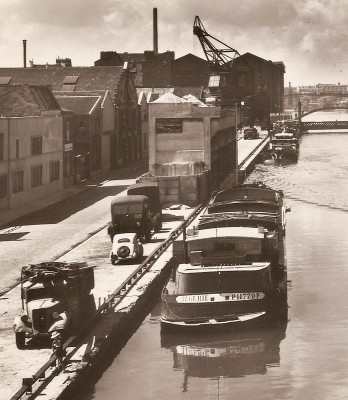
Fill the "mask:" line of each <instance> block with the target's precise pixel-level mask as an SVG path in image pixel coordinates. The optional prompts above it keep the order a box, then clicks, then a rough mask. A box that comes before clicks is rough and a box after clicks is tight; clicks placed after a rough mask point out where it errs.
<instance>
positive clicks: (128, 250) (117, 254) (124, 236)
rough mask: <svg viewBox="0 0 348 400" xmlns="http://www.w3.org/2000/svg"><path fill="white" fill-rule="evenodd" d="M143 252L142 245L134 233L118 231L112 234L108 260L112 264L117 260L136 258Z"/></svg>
mask: <svg viewBox="0 0 348 400" xmlns="http://www.w3.org/2000/svg"><path fill="white" fill-rule="evenodd" d="M143 254H144V248H143V245H142V244H141V243H140V241H139V238H138V235H137V234H136V233H132V232H131V233H119V234H117V235H115V236H114V239H113V241H112V249H111V252H110V260H111V263H112V264H113V265H115V264H116V261H119V260H129V259H137V258H140V257H142V256H143Z"/></svg>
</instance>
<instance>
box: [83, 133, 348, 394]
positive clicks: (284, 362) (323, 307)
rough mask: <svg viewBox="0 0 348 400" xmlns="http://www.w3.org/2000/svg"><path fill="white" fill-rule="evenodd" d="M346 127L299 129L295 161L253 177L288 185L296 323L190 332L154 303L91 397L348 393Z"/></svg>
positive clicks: (263, 167)
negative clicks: (163, 329)
mask: <svg viewBox="0 0 348 400" xmlns="http://www.w3.org/2000/svg"><path fill="white" fill-rule="evenodd" d="M347 152H348V133H325V134H324V133H320V134H308V135H305V136H303V137H302V139H301V145H300V158H299V161H298V163H297V164H288V165H274V164H272V162H271V161H269V162H265V163H263V164H260V165H258V166H257V167H256V169H255V171H254V172H253V173H252V175H251V176H250V177H249V179H248V181H263V182H265V183H266V184H268V185H270V186H271V187H273V188H276V189H282V190H283V191H284V193H285V198H286V204H287V205H290V206H291V208H292V212H291V213H289V214H287V217H288V218H287V219H288V221H287V236H286V242H287V255H288V279H289V285H288V291H289V292H288V293H289V296H288V300H289V321H288V322H287V323H285V324H283V325H279V326H275V327H272V328H270V329H268V330H266V329H263V330H253V331H241V332H234V333H232V332H231V333H229V334H224V335H222V334H219V335H217V334H216V335H214V334H213V335H209V336H208V335H199V336H198V335H197V336H193V337H189V338H185V337H179V336H162V337H161V334H160V324H159V308H158V306H156V307H155V308H154V310H153V311H152V313H151V315H149V316H148V317H147V318H146V320H145V321H144V322H143V324H142V326H141V327H140V329H139V330H138V331H137V332H136V333H135V334H134V335H133V337H132V338H131V339H130V340H129V342H128V343H127V345H126V347H125V348H124V349H123V350H122V351H121V352H120V354H119V355H118V356H117V358H115V360H114V361H113V363H112V365H111V366H110V367H109V368H108V369H107V371H106V372H105V373H104V374H103V376H102V377H101V379H100V380H99V381H98V383H97V384H96V385H95V387H93V388H92V389H91V391H90V393H89V394H87V395H85V396H84V399H85V400H86V399H94V400H114V399H130V400H138V399H139V400H140V399H141V400H145V399H161V400H162V399H163V400H172V399H173V400H174V399H176V400H177V399H192V400H198V399H207V400H208V399H238V400H253V399H255V400H263V399H265V400H266V399H267V400H268V399H277V400H278V399H301V400H302V399H305V400H307V399H309V400H312V399H315V400H321V399H325V400H326V399H336V400H337V399H347V398H348V229H347V226H348V179H347V175H348V157H347Z"/></svg>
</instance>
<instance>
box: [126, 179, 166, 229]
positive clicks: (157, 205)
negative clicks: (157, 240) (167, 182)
mask: <svg viewBox="0 0 348 400" xmlns="http://www.w3.org/2000/svg"><path fill="white" fill-rule="evenodd" d="M127 194H128V195H143V196H146V197H147V198H148V199H149V209H150V218H151V221H152V226H153V229H154V231H155V232H159V231H160V230H161V229H162V205H161V200H160V192H159V188H158V186H157V185H156V184H155V183H154V182H138V183H136V184H134V185H131V186H130V187H129V188H128V190H127Z"/></svg>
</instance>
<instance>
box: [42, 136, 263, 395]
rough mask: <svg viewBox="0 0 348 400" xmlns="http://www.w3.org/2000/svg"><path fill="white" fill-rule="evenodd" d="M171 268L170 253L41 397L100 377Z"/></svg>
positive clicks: (251, 162) (256, 150)
mask: <svg viewBox="0 0 348 400" xmlns="http://www.w3.org/2000/svg"><path fill="white" fill-rule="evenodd" d="M268 141H269V137H268V136H266V137H265V138H264V139H263V140H262V141H261V142H258V143H255V144H256V147H253V149H252V150H251V151H250V152H248V155H247V156H246V157H244V160H242V161H241V162H240V163H239V176H240V182H241V181H242V180H244V179H245V177H246V176H247V175H248V174H249V173H250V172H251V171H252V169H253V168H254V166H255V164H256V163H257V162H258V160H259V157H260V155H261V154H262V151H263V150H264V149H265V148H266V146H267V144H268ZM172 267H173V258H172V253H171V251H168V250H167V251H166V252H164V254H162V255H161V257H159V259H158V260H156V262H155V263H154V265H153V266H152V269H151V270H150V271H149V272H148V273H147V274H146V275H145V276H144V277H143V278H142V279H141V280H140V281H139V282H138V285H137V286H136V287H135V288H133V289H132V290H131V291H130V293H129V294H128V295H127V296H126V297H125V299H124V300H122V302H121V303H120V304H119V305H118V306H117V307H116V308H115V309H114V310H108V311H107V312H106V313H105V314H102V315H101V316H100V317H99V318H98V320H97V324H96V325H95V326H94V327H93V328H92V329H91V330H90V331H89V332H88V333H87V334H86V335H85V338H84V343H86V344H85V346H84V348H83V349H81V348H80V349H79V348H73V349H72V350H71V349H70V351H69V348H68V349H67V350H68V352H67V353H68V354H67V360H68V368H67V370H66V372H62V373H59V374H55V373H54V372H52V373H51V375H50V376H49V377H48V381H49V382H48V383H47V385H45V386H46V387H45V388H44V390H43V391H42V394H40V397H41V398H42V399H45V398H47V399H57V400H65V399H70V400H71V398H73V396H74V395H76V394H77V393H79V392H80V391H81V390H83V388H84V387H85V386H86V382H87V381H90V380H91V377H93V376H94V377H98V376H100V374H101V373H102V372H104V371H105V370H106V368H107V367H108V366H109V365H110V364H111V362H112V360H113V358H114V357H115V356H116V355H117V353H118V352H119V351H120V350H121V349H122V347H123V346H124V345H125V344H126V342H127V341H128V339H129V338H130V337H131V335H132V334H133V333H134V332H135V331H136V329H137V328H138V327H139V326H140V324H141V322H142V320H143V319H144V317H145V316H146V315H147V314H148V312H149V311H150V310H151V307H152V306H153V299H154V298H157V297H159V294H160V290H161V288H162V286H163V285H164V283H165V280H166V279H167V277H168V275H169V273H170V271H171V269H172ZM156 296H157V297H156ZM94 381H96V380H95V379H93V382H94Z"/></svg>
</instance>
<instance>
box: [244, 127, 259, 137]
mask: <svg viewBox="0 0 348 400" xmlns="http://www.w3.org/2000/svg"><path fill="white" fill-rule="evenodd" d="M243 133H244V140H248V139H258V138H259V137H260V134H259V131H258V130H257V129H256V128H255V127H252V128H244V131H243Z"/></svg>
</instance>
